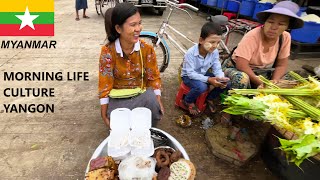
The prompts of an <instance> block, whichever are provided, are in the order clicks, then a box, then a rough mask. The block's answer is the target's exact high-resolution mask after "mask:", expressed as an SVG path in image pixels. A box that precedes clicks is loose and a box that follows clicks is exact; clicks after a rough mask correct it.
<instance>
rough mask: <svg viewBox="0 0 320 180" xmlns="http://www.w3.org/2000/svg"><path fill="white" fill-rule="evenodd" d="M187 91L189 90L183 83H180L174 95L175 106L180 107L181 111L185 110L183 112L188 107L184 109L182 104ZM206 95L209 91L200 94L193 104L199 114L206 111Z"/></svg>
mask: <svg viewBox="0 0 320 180" xmlns="http://www.w3.org/2000/svg"><path fill="white" fill-rule="evenodd" d="M189 91H190V88H189V87H188V86H186V85H185V84H184V83H183V82H181V84H180V88H179V91H178V93H177V95H176V103H175V105H176V106H178V107H181V108H182V109H185V110H189V109H188V107H186V106H185V105H184V103H183V99H184V96H185V95H186V94H188V92H189ZM208 93H209V89H208V90H207V91H206V92H204V93H202V94H201V95H200V96H199V97H198V98H197V100H196V103H195V104H196V106H197V107H198V109H199V110H200V111H201V112H203V111H204V110H205V109H206V105H207V104H206V98H207V95H208Z"/></svg>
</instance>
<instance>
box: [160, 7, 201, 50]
mask: <svg viewBox="0 0 320 180" xmlns="http://www.w3.org/2000/svg"><path fill="white" fill-rule="evenodd" d="M172 12H173V7H172V6H170V12H169V14H168V16H167V19H166V20H165V21H163V22H162V24H161V26H160V28H159V30H158V32H157V35H158V37H159V38H158V41H157V43H156V45H159V43H160V41H161V40H162V41H165V40H164V38H163V37H165V38H167V39H168V40H169V41H170V42H171V43H172V44H173V45H174V46H175V47H176V48H177V49H178V50H179V51H180V53H182V54H185V53H186V52H187V49H185V48H183V47H182V46H181V45H180V44H179V43H178V42H177V41H176V40H174V38H173V37H172V36H170V35H169V34H168V33H167V32H166V30H167V28H168V29H170V30H172V31H173V32H175V33H176V34H178V35H179V36H181V37H182V38H184V39H186V40H187V41H189V42H191V43H193V44H197V43H195V42H194V41H193V40H192V39H191V38H189V37H187V36H186V35H184V34H182V33H181V32H180V31H178V30H177V29H175V28H174V27H172V26H171V25H169V19H170V17H171V15H172Z"/></svg>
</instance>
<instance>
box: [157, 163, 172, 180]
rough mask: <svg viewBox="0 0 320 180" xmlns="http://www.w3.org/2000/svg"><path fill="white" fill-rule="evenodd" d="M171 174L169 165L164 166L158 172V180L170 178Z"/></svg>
mask: <svg viewBox="0 0 320 180" xmlns="http://www.w3.org/2000/svg"><path fill="white" fill-rule="evenodd" d="M169 176H170V168H168V167H167V166H165V167H162V168H161V169H160V171H159V173H158V177H157V178H158V180H168V178H169Z"/></svg>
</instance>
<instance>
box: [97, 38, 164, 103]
mask: <svg viewBox="0 0 320 180" xmlns="http://www.w3.org/2000/svg"><path fill="white" fill-rule="evenodd" d="M140 48H141V52H142V58H143V66H144V79H143V87H144V88H148V87H152V88H153V89H154V90H157V89H160V88H161V78H160V71H159V69H158V66H157V60H156V54H155V51H154V49H153V47H152V46H150V45H148V44H146V43H145V42H144V41H142V40H140ZM140 48H138V50H136V49H137V48H135V49H134V51H133V52H132V53H130V54H129V55H128V56H127V57H126V56H123V57H121V53H118V52H117V50H116V44H115V42H113V43H111V44H107V45H105V46H103V47H102V48H101V54H100V60H99V98H100V102H101V104H107V103H108V101H106V102H105V103H102V101H101V99H105V98H108V94H109V93H110V91H111V90H112V89H113V88H115V89H132V88H136V87H141V82H142V76H141V75H142V74H141V60H140V51H139V50H140Z"/></svg>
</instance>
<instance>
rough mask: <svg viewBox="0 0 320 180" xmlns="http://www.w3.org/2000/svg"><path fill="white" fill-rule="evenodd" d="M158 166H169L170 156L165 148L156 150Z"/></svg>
mask: <svg viewBox="0 0 320 180" xmlns="http://www.w3.org/2000/svg"><path fill="white" fill-rule="evenodd" d="M156 161H157V167H158V168H162V167H165V166H168V165H169V163H170V157H169V155H168V154H167V153H166V151H164V150H159V151H157V152H156Z"/></svg>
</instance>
